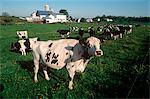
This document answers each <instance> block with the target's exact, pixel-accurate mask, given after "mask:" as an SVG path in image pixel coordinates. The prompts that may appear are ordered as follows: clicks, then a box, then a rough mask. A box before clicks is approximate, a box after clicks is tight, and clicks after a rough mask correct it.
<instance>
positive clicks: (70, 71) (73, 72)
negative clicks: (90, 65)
mask: <svg viewBox="0 0 150 99" xmlns="http://www.w3.org/2000/svg"><path fill="white" fill-rule="evenodd" d="M69 67H70V66H69ZM67 70H68V72H69V76H70V78H71V80H70V82H69V86H68V87H69V89H71V90H72V89H73V78H74V75H75V68H74V67H70V68H67Z"/></svg>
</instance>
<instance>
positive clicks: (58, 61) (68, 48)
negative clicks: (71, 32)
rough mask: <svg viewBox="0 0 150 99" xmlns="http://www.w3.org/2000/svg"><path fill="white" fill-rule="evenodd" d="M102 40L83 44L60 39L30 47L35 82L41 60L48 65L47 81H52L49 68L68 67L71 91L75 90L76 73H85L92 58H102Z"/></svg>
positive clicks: (87, 41)
mask: <svg viewBox="0 0 150 99" xmlns="http://www.w3.org/2000/svg"><path fill="white" fill-rule="evenodd" d="M100 43H101V42H100V40H99V39H97V38H95V37H90V38H88V39H87V40H86V42H85V43H84V44H83V43H82V44H81V42H80V41H79V40H75V39H60V40H55V41H52V40H49V41H37V42H36V43H32V44H33V45H30V47H31V49H32V50H33V57H34V65H35V67H34V73H35V75H34V81H35V82H38V79H37V73H38V70H39V62H40V58H41V59H42V60H43V62H44V63H45V64H46V66H45V68H43V72H44V75H45V79H46V80H50V79H49V76H48V74H47V67H51V68H53V69H57V70H58V69H62V68H63V67H66V69H67V70H68V72H69V76H70V77H71V80H70V82H69V86H68V87H69V89H73V79H74V75H75V73H76V72H83V71H84V70H85V68H86V65H87V63H88V62H89V61H90V59H91V58H92V56H102V55H103V51H102V50H101V49H100Z"/></svg>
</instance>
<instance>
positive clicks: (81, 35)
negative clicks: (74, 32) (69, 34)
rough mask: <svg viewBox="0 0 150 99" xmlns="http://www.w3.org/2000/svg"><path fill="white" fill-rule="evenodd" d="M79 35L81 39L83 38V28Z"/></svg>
mask: <svg viewBox="0 0 150 99" xmlns="http://www.w3.org/2000/svg"><path fill="white" fill-rule="evenodd" d="M78 34H79V36H80V38H82V37H83V34H84V29H83V28H82V27H81V28H80V29H79V33H78Z"/></svg>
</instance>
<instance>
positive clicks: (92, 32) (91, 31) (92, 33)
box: [88, 27, 95, 36]
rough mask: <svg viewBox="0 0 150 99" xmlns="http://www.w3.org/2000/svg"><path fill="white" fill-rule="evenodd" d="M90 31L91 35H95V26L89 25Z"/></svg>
mask: <svg viewBox="0 0 150 99" xmlns="http://www.w3.org/2000/svg"><path fill="white" fill-rule="evenodd" d="M88 32H89V34H90V36H95V30H94V28H93V27H89V28H88Z"/></svg>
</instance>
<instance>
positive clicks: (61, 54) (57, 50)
mask: <svg viewBox="0 0 150 99" xmlns="http://www.w3.org/2000/svg"><path fill="white" fill-rule="evenodd" d="M77 43H79V42H78V40H73V39H61V40H56V41H47V42H42V43H40V44H39V46H38V48H37V49H38V50H39V51H38V52H39V53H40V55H41V57H42V60H43V62H44V63H45V64H46V65H47V66H49V67H51V68H54V69H61V68H63V67H64V66H65V65H66V63H68V61H69V58H70V57H71V54H72V53H73V52H72V49H73V47H74V46H75V45H76V44H77Z"/></svg>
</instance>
